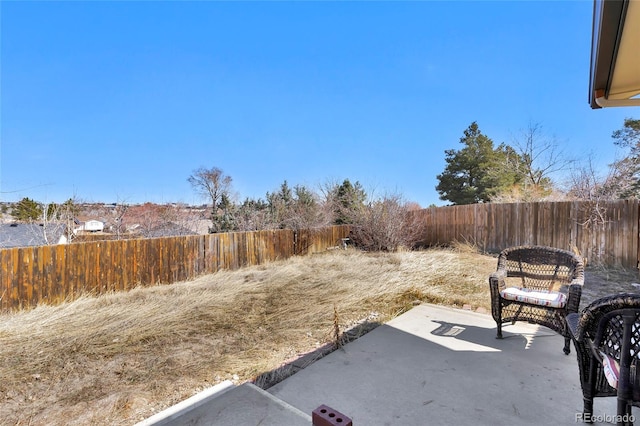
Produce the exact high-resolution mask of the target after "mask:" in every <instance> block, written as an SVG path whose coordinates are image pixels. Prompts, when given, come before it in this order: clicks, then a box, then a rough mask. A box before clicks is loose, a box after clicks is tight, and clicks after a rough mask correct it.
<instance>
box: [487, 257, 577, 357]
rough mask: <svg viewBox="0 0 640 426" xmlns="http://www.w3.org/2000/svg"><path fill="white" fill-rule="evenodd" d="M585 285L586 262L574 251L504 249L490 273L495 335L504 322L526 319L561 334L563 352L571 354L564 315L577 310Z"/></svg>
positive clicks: (500, 337)
mask: <svg viewBox="0 0 640 426" xmlns="http://www.w3.org/2000/svg"><path fill="white" fill-rule="evenodd" d="M583 285H584V263H583V261H582V258H581V257H580V256H579V255H577V254H575V253H572V252H570V251H567V250H561V249H557V248H553V247H546V246H518V247H511V248H507V249H505V250H503V251H502V252H501V253H500V255H499V256H498V267H497V269H496V272H494V273H493V274H491V275H490V276H489V288H490V290H491V313H492V315H493V319H494V320H495V321H496V324H497V328H498V330H497V336H496V337H497V338H499V339H502V324H504V323H509V322H510V323H515V322H516V321H527V322H529V323H534V324H539V325H542V326H545V327H548V328H550V329H552V330H554V331H556V332H558V333H560V334H562V335H563V336H564V338H565V343H564V348H563V350H564V353H565V354H569V352H570V350H571V348H570V342H571V339H570V337H569V332H568V331H567V325H566V321H565V317H566V316H567V314H568V313H571V312H577V311H578V308H579V306H580V297H581V296H582V287H583Z"/></svg>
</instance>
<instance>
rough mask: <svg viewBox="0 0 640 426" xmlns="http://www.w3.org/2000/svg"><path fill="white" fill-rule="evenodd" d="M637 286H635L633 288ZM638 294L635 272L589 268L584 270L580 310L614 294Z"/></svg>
mask: <svg viewBox="0 0 640 426" xmlns="http://www.w3.org/2000/svg"><path fill="white" fill-rule="evenodd" d="M634 284H637V286H634ZM625 292H629V293H638V292H640V275H639V273H638V271H636V270H630V269H616V268H603V267H598V266H589V267H587V268H586V270H585V279H584V288H583V289H582V298H581V299H580V308H581V309H582V308H584V307H585V306H587V305H588V304H589V303H591V302H593V301H594V300H596V299H598V298H600V297H603V296H606V295H609V294H614V293H625Z"/></svg>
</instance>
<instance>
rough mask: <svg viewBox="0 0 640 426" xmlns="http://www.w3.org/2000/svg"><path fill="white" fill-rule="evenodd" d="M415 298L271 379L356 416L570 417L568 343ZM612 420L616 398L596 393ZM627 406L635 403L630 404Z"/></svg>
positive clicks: (577, 409) (308, 402)
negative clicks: (499, 333)
mask: <svg viewBox="0 0 640 426" xmlns="http://www.w3.org/2000/svg"><path fill="white" fill-rule="evenodd" d="M495 327H496V325H495V322H494V321H493V319H492V318H491V316H489V315H486V314H479V313H474V312H470V311H465V310H459V309H451V308H446V307H441V306H435V305H420V306H417V307H415V308H414V309H412V310H411V311H409V312H407V313H405V314H403V315H401V316H399V317H397V318H395V319H393V320H392V321H390V322H388V323H387V324H385V325H382V326H380V327H378V328H376V329H375V330H373V331H371V332H370V333H368V334H366V335H365V336H363V337H361V338H359V339H358V340H355V341H353V342H351V343H349V344H347V345H345V346H344V347H343V348H342V349H339V350H337V351H335V352H333V353H331V354H329V355H328V356H326V357H324V358H322V359H320V360H318V361H316V362H315V363H314V364H312V365H310V366H308V367H307V368H305V369H304V370H301V371H300V372H298V373H296V374H294V375H293V376H291V377H289V378H287V379H285V380H284V381H282V382H280V383H278V384H276V385H275V386H273V387H271V388H270V389H268V392H269V393H271V394H273V395H274V396H276V397H278V398H280V399H282V400H284V401H286V402H287V403H289V404H291V405H293V406H295V407H297V408H298V409H300V410H301V411H303V412H306V413H311V411H312V410H313V409H315V408H316V407H318V406H319V405H321V404H326V405H328V406H330V407H332V408H333V409H336V410H338V411H340V412H342V413H343V414H345V415H346V416H349V417H350V418H351V419H352V420H353V424H354V425H356V426H358V425H367V426H369V425H372V426H374V425H425V424H434V425H435V424H438V425H444V424H463V423H469V422H471V423H473V424H479V425H485V424H486V425H531V424H540V425H546V424H555V425H575V424H576V421H578V423H581V421H580V419H579V413H581V412H582V393H581V389H580V382H579V378H578V364H577V360H576V357H575V354H574V352H573V351H574V349H573V347H572V353H571V354H570V355H568V356H567V355H564V353H563V352H562V347H563V343H564V341H563V338H562V337H561V336H559V335H557V334H556V333H554V332H553V331H551V330H548V329H546V328H544V327H538V326H535V325H530V324H523V323H516V324H515V325H508V326H504V328H503V334H504V336H505V338H504V339H502V340H498V339H496V338H495ZM594 408H595V413H594V414H595V416H600V417H601V419H598V420H601V421H597V422H596V423H595V424H611V423H612V422H613V418H612V416H613V415H615V413H616V406H615V398H599V399H596V401H595V403H594ZM634 414H636V416H637V413H635V411H634Z"/></svg>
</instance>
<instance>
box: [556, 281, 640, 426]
mask: <svg viewBox="0 0 640 426" xmlns="http://www.w3.org/2000/svg"><path fill="white" fill-rule="evenodd" d="M567 324H568V328H569V331H570V334H571V337H572V339H573V343H574V346H575V348H576V355H577V357H578V371H579V373H580V385H581V387H582V396H583V398H584V414H583V420H585V421H588V422H591V420H592V415H593V398H595V397H606V396H615V397H617V398H618V408H617V413H616V422H617V424H619V425H625V424H633V423H632V422H633V417H632V415H631V407H632V406H636V407H638V406H640V371H638V370H640V361H639V360H638V358H639V357H640V294H633V293H620V294H614V295H610V296H606V297H603V298H601V299H598V300H596V301H594V302H593V303H591V304H590V305H589V306H587V307H586V308H584V309H583V310H582V312H581V313H579V314H578V313H571V314H569V315H567Z"/></svg>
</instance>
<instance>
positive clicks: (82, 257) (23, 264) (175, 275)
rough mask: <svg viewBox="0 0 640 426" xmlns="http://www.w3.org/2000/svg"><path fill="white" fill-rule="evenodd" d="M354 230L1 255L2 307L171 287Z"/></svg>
mask: <svg viewBox="0 0 640 426" xmlns="http://www.w3.org/2000/svg"><path fill="white" fill-rule="evenodd" d="M348 234H349V227H348V226H333V227H329V228H325V229H321V230H302V231H292V230H271V231H255V232H233V233H225V234H210V235H195V236H181V237H168V238H152V239H136V240H118V241H99V242H88V243H76V244H68V245H56V246H40V247H25V248H10V249H2V250H0V308H1V309H2V310H10V309H16V308H21V307H33V306H36V305H37V304H39V303H48V304H56V303H59V302H61V301H63V300H73V299H75V298H77V297H78V296H80V295H81V294H92V295H97V294H102V293H107V292H113V291H122V290H128V289H131V288H133V287H135V286H139V285H142V286H147V285H153V284H169V283H174V282H178V281H184V280H189V279H192V278H195V277H197V276H199V275H204V274H210V273H214V272H216V271H219V270H222V269H237V268H240V267H243V266H249V265H257V264H261V263H264V262H267V261H274V260H279V259H286V258H288V257H291V256H293V255H299V254H307V253H314V252H320V251H324V250H326V249H327V248H329V247H334V246H337V245H339V244H340V240H341V239H342V238H345V237H347V236H348Z"/></svg>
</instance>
